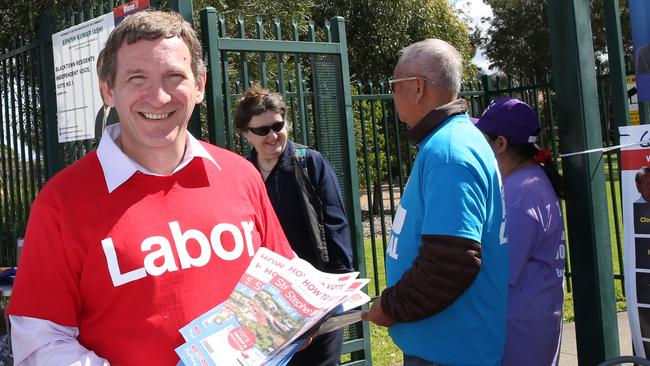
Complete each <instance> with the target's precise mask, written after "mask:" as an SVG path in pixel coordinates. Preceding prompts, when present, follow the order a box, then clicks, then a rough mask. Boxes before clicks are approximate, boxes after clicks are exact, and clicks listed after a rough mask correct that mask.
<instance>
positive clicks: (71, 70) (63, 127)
mask: <svg viewBox="0 0 650 366" xmlns="http://www.w3.org/2000/svg"><path fill="white" fill-rule="evenodd" d="M114 27H115V20H114V16H113V13H112V12H110V13H108V14H105V15H102V16H100V17H97V18H94V19H91V20H89V21H87V22H84V23H81V24H79V25H76V26H74V27H71V28H68V29H65V30H63V31H61V32H59V33H56V34H53V35H52V49H53V53H54V79H55V83H56V107H57V120H58V135H59V142H69V141H77V140H85V139H90V138H94V137H95V129H94V128H95V116H96V115H97V112H98V111H99V110H100V109H101V108H103V103H102V99H101V96H100V94H99V82H98V78H97V72H96V64H97V55H98V54H99V52H100V50H101V49H102V48H103V47H104V44H105V43H106V40H107V39H108V35H109V34H110V33H111V31H112V30H113V28H114Z"/></svg>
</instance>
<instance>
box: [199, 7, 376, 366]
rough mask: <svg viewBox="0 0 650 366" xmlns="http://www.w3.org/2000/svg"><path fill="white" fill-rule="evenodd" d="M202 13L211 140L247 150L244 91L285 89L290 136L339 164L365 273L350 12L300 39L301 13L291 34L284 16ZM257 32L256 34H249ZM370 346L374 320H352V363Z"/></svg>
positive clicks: (348, 348)
mask: <svg viewBox="0 0 650 366" xmlns="http://www.w3.org/2000/svg"><path fill="white" fill-rule="evenodd" d="M200 14H201V31H202V38H203V40H202V41H203V46H204V50H205V54H206V55H207V57H208V62H207V64H208V65H207V66H208V70H209V71H208V79H207V87H206V89H207V90H206V98H207V107H208V108H207V122H208V124H207V130H208V137H209V140H210V142H212V143H215V144H216V145H219V146H222V147H226V148H228V149H231V150H236V151H239V152H241V153H246V152H247V150H248V146H247V144H246V142H245V140H244V139H243V138H242V136H241V135H239V134H237V133H235V130H234V128H233V118H232V114H233V111H234V107H235V105H236V101H237V99H238V98H239V97H240V96H241V93H242V92H243V90H245V89H246V88H247V87H248V86H250V85H252V84H253V83H258V84H259V85H261V86H263V87H265V88H268V89H270V90H273V91H277V92H279V93H280V94H282V96H283V97H284V99H285V102H286V103H287V107H288V113H287V120H288V121H290V125H291V127H292V128H291V131H290V137H291V138H292V139H293V140H294V141H297V142H299V143H303V144H306V145H310V146H313V147H316V148H317V149H318V150H319V151H320V152H321V153H322V154H323V155H324V156H325V157H326V158H327V159H328V160H329V162H330V163H331V164H332V166H333V167H334V170H335V172H336V175H337V178H338V180H339V185H340V187H341V192H342V194H343V201H344V204H345V206H346V211H347V213H348V219H349V222H350V225H351V227H352V228H353V244H354V248H355V258H356V266H357V269H358V270H359V271H361V272H362V274H365V263H364V255H363V253H364V251H363V239H362V233H361V216H360V208H359V188H358V184H357V182H358V177H357V174H356V152H355V147H354V130H353V122H352V100H351V91H350V76H349V71H348V57H347V45H346V38H345V23H344V21H343V18H340V17H339V18H333V19H332V20H331V22H329V23H328V24H326V25H325V27H324V29H323V30H318V29H316V27H315V26H314V24H313V22H310V23H309V24H308V26H307V29H306V38H307V40H301V39H300V28H299V24H298V23H297V22H295V21H294V22H292V24H291V25H290V29H291V35H290V38H291V39H290V40H285V39H283V37H282V25H281V23H280V21H279V20H278V19H275V20H274V21H273V22H272V23H271V27H270V29H267V28H265V26H264V22H263V21H262V19H261V18H259V17H258V18H257V19H256V22H255V27H254V29H253V30H247V29H246V27H245V23H244V18H243V17H239V18H237V20H236V24H235V26H234V27H229V24H227V22H226V19H225V17H224V16H223V15H218V14H217V12H216V10H215V9H214V8H206V9H203V10H201V12H200ZM229 29H231V30H232V29H234V30H235V32H236V34H235V35H232V36H230V35H229V34H228V30H229ZM251 34H252V35H253V36H254V37H255V38H252V39H251V38H247V36H248V35H251ZM269 35H270V36H269ZM269 38H271V39H269ZM317 39H321V40H322V41H318V40H317ZM369 351H370V340H369V330H368V324H367V323H363V324H357V325H355V326H352V327H349V328H347V329H346V342H345V344H344V354H346V357H344V359H345V360H346V363H345V364H346V365H362V364H370V360H369V358H370V357H369V356H370V353H369ZM347 355H349V356H347Z"/></svg>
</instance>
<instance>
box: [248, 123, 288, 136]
mask: <svg viewBox="0 0 650 366" xmlns="http://www.w3.org/2000/svg"><path fill="white" fill-rule="evenodd" d="M283 127H284V121H279V122H275V123H274V124H272V125H270V126H260V127H249V128H248V130H249V131H250V132H252V133H253V134H254V135H257V136H266V135H268V134H269V132H271V130H273V132H280V131H281V130H282V128H283Z"/></svg>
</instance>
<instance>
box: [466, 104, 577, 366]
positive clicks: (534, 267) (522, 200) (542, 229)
mask: <svg viewBox="0 0 650 366" xmlns="http://www.w3.org/2000/svg"><path fill="white" fill-rule="evenodd" d="M476 127H478V128H479V129H480V130H481V131H482V132H483V134H484V135H485V136H486V138H487V140H488V142H489V143H490V146H491V147H492V150H493V151H494V154H495V156H496V159H497V162H498V164H499V170H500V171H501V175H502V177H503V190H504V196H505V207H506V227H507V229H506V230H507V234H508V245H509V247H510V287H509V293H508V330H507V335H506V349H505V353H504V358H503V365H540V366H541V365H544V366H548V365H557V364H558V361H559V353H560V339H561V335H562V334H561V330H562V302H563V300H564V289H563V286H562V285H563V278H564V264H565V257H566V246H565V237H564V222H563V220H562V210H561V207H560V202H559V199H563V198H565V191H564V189H563V187H562V182H561V177H560V175H559V173H558V171H557V168H556V167H555V164H554V162H553V159H552V155H551V153H550V152H548V151H546V150H543V149H540V148H539V147H538V146H537V145H536V144H535V142H536V140H537V135H538V134H539V131H540V125H539V120H538V118H537V114H536V113H535V111H533V109H532V108H531V107H530V106H529V105H528V104H526V103H524V102H522V101H520V100H518V99H515V98H510V97H505V98H500V99H497V100H495V101H493V102H492V103H491V104H490V106H488V108H487V110H486V111H485V112H484V113H483V115H482V116H481V118H480V119H479V120H478V122H477V123H476Z"/></svg>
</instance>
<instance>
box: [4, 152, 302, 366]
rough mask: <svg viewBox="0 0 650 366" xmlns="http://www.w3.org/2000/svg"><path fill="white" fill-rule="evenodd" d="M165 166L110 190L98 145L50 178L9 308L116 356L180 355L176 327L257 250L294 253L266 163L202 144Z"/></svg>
mask: <svg viewBox="0 0 650 366" xmlns="http://www.w3.org/2000/svg"><path fill="white" fill-rule="evenodd" d="M204 147H205V148H206V150H207V151H208V152H209V153H210V155H212V157H213V158H214V160H215V162H217V164H218V166H217V165H215V164H214V163H212V162H210V161H209V160H208V159H204V158H194V159H193V160H192V161H191V162H190V164H189V165H188V166H187V167H185V168H183V169H182V170H180V171H178V172H176V173H174V174H172V175H170V176H165V177H160V176H151V175H145V174H142V173H136V174H134V175H133V176H131V177H130V178H129V179H128V180H127V181H126V182H125V183H123V184H122V185H120V186H119V187H118V188H117V189H115V190H114V191H113V192H111V193H108V190H107V187H106V183H105V180H104V173H103V171H102V168H101V165H100V163H99V160H98V158H97V154H96V153H95V152H93V153H90V154H88V155H87V156H85V157H84V158H82V159H81V160H80V161H78V162H77V163H75V164H73V165H72V166H70V167H69V168H67V169H65V170H64V171H62V172H61V173H60V174H58V175H56V176H55V177H54V178H52V179H51V180H50V181H48V182H47V184H46V185H45V187H44V188H43V190H42V192H41V193H40V194H39V195H38V197H37V199H36V201H35V202H34V205H33V207H32V211H31V215H30V219H29V224H28V228H27V234H26V237H25V246H24V250H23V253H22V256H21V262H20V266H19V270H18V275H17V277H16V282H15V285H14V292H13V296H12V299H11V302H10V305H9V309H8V313H9V314H10V315H14V316H27V317H34V318H40V319H45V320H50V321H52V322H55V323H58V324H60V325H65V326H72V327H78V328H79V337H78V340H79V342H80V343H81V344H82V345H83V346H84V347H86V348H88V349H90V350H92V351H94V352H95V353H97V355H99V356H100V357H103V358H106V359H107V360H108V361H109V362H110V363H111V365H112V366H116V365H125V366H128V365H175V364H176V363H177V362H178V357H177V355H176V354H175V353H174V349H175V348H176V347H178V346H180V345H181V344H182V343H183V339H182V337H181V335H180V333H179V332H178V329H179V328H180V327H182V326H184V325H185V324H187V323H188V322H190V321H191V320H193V319H194V318H196V317H197V316H199V315H201V314H202V313H204V312H205V311H207V310H209V309H211V308H212V307H214V306H215V305H217V304H219V303H220V302H222V301H224V300H225V299H226V298H227V297H228V295H229V294H230V293H231V291H232V290H233V288H234V286H235V284H236V282H237V280H238V279H239V277H240V276H241V274H242V273H243V272H244V270H245V269H246V267H247V266H248V264H249V262H250V260H251V258H252V257H253V255H254V253H255V251H256V250H257V249H258V248H259V247H260V246H266V247H268V248H269V249H271V250H274V251H276V252H278V253H280V254H282V255H284V256H287V257H289V258H291V257H293V252H292V250H291V248H290V247H289V244H288V242H287V240H286V238H285V236H284V233H283V232H282V229H281V227H280V225H279V223H278V221H277V218H276V217H275V214H274V212H273V208H272V206H271V205H270V203H269V201H268V197H267V196H266V190H265V188H264V185H263V182H262V180H261V179H260V177H259V173H258V172H257V171H256V170H255V169H254V168H253V167H252V165H250V163H248V162H246V161H245V160H244V159H243V158H241V157H239V156H237V155H235V154H233V153H231V152H228V151H226V150H223V149H220V148H217V147H214V146H211V145H207V144H204Z"/></svg>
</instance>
